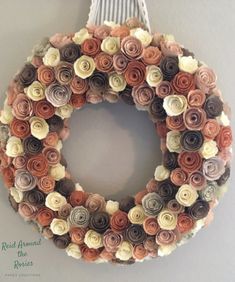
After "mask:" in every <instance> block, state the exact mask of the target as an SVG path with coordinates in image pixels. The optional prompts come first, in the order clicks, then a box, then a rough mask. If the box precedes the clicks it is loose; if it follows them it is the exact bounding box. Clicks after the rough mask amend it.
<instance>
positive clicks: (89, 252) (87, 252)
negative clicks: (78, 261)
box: [80, 244, 101, 262]
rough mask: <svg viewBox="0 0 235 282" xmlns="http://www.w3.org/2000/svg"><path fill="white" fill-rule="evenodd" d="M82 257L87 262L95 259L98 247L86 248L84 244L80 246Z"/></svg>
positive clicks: (98, 252)
mask: <svg viewBox="0 0 235 282" xmlns="http://www.w3.org/2000/svg"><path fill="white" fill-rule="evenodd" d="M80 249H81V252H82V258H83V259H84V260H85V261H87V262H93V261H96V260H97V259H98V258H99V256H100V252H101V251H100V249H93V248H88V247H87V246H86V245H85V244H84V245H82V246H81V247H80Z"/></svg>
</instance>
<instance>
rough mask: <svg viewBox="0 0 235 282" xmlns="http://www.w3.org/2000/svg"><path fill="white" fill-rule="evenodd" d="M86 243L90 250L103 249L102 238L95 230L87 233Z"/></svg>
mask: <svg viewBox="0 0 235 282" xmlns="http://www.w3.org/2000/svg"><path fill="white" fill-rule="evenodd" d="M84 243H85V244H86V245H87V247H88V248H93V249H99V248H101V247H103V242H102V236H101V235H100V234H99V233H97V232H96V231H94V230H88V231H87V232H86V234H85V238H84Z"/></svg>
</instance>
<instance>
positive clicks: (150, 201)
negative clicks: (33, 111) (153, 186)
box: [142, 192, 164, 216]
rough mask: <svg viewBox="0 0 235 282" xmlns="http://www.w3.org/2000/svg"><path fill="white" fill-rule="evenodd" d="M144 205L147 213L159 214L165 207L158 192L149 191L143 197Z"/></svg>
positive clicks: (151, 214) (150, 214)
mask: <svg viewBox="0 0 235 282" xmlns="http://www.w3.org/2000/svg"><path fill="white" fill-rule="evenodd" d="M142 207H143V209H144V212H145V214H146V215H148V216H157V215H158V214H159V213H160V211H161V210H162V209H163V207H164V201H163V200H162V198H161V197H160V196H159V195H158V194H157V193H155V192H152V193H148V194H146V195H145V196H144V197H143V199H142Z"/></svg>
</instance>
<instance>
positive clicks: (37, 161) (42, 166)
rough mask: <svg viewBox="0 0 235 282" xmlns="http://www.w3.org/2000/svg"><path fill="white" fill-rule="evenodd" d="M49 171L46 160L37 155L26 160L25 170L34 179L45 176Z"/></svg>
mask: <svg viewBox="0 0 235 282" xmlns="http://www.w3.org/2000/svg"><path fill="white" fill-rule="evenodd" d="M48 169H49V165H48V162H47V160H46V158H45V157H44V156H43V155H42V154H39V155H37V156H33V157H31V158H30V159H28V162H27V170H28V171H29V172H30V173H31V174H32V175H33V176H36V177H41V176H44V175H46V174H47V172H48Z"/></svg>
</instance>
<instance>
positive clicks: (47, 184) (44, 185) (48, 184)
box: [38, 175, 55, 194]
mask: <svg viewBox="0 0 235 282" xmlns="http://www.w3.org/2000/svg"><path fill="white" fill-rule="evenodd" d="M54 188H55V180H54V179H53V178H52V177H51V176H49V175H47V176H43V177H41V178H39V180H38V189H39V190H41V191H42V192H43V193H45V194H49V193H51V192H53V191H54Z"/></svg>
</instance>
